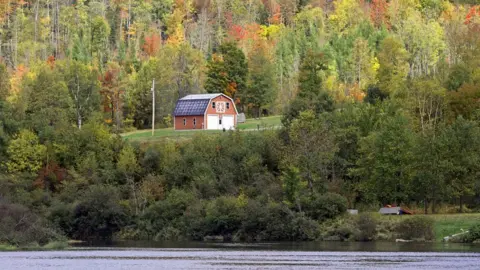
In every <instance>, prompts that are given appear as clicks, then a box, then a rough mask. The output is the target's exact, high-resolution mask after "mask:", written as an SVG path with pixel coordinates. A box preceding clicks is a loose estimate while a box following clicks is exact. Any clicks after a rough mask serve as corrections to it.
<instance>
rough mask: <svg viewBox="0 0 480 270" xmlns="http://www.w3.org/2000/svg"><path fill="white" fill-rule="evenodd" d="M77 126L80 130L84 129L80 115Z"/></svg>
mask: <svg viewBox="0 0 480 270" xmlns="http://www.w3.org/2000/svg"><path fill="white" fill-rule="evenodd" d="M77 124H78V129H82V116H81V115H80V114H78V115H77Z"/></svg>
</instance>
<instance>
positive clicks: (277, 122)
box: [122, 116, 282, 142]
mask: <svg viewBox="0 0 480 270" xmlns="http://www.w3.org/2000/svg"><path fill="white" fill-rule="evenodd" d="M281 118H282V117H281V116H270V117H263V118H261V119H247V121H246V122H245V123H240V124H238V126H237V129H239V130H245V131H254V130H257V129H269V128H278V127H281V125H282V123H281ZM221 132H223V131H221V130H185V131H176V130H174V129H173V128H162V129H156V130H155V131H154V135H153V136H152V131H151V130H138V131H133V132H128V133H124V134H122V137H123V138H125V139H128V140H130V141H139V142H151V141H156V140H159V139H164V138H178V139H182V138H190V137H192V136H193V135H194V134H198V133H211V134H218V133H221Z"/></svg>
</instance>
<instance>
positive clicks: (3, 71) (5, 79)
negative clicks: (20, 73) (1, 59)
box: [0, 64, 10, 102]
mask: <svg viewBox="0 0 480 270" xmlns="http://www.w3.org/2000/svg"><path fill="white" fill-rule="evenodd" d="M9 92H10V75H9V74H8V70H7V67H6V66H5V65H3V64H0V102H3V101H5V100H6V98H7V96H8V94H9Z"/></svg>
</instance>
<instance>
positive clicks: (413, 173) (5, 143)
mask: <svg viewBox="0 0 480 270" xmlns="http://www.w3.org/2000/svg"><path fill="white" fill-rule="evenodd" d="M0 24H1V26H2V27H1V31H0V245H3V244H6V246H8V247H10V246H11V245H14V246H22V245H30V244H32V243H33V245H34V246H35V245H37V244H40V245H43V244H45V243H47V242H49V241H52V240H62V239H63V240H64V239H67V238H69V239H77V240H90V239H111V238H117V239H153V240H184V239H193V240H202V239H204V237H217V236H221V237H223V238H224V239H227V240H237V241H283V240H325V239H326V238H325V237H324V235H323V228H325V227H326V226H328V225H329V224H330V225H331V224H333V225H332V226H333V227H334V228H335V229H338V228H340V229H339V230H338V231H340V234H341V233H342V232H346V231H347V229H348V230H349V231H350V232H352V235H354V233H356V235H355V237H359V236H362V235H361V234H362V233H364V232H361V231H360V232H359V230H353V229H352V226H356V225H358V226H363V225H365V226H364V227H362V228H363V230H365V231H368V230H370V231H374V232H377V231H376V230H377V228H380V227H377V226H376V225H375V224H374V225H372V224H373V223H369V222H370V221H371V220H370V219H369V217H368V216H363V215H362V216H361V217H359V218H358V219H357V218H355V219H351V220H348V216H347V218H346V220H347V221H350V223H348V222H346V223H345V224H346V225H345V224H340V223H336V222H337V220H338V219H337V218H338V217H344V213H345V211H346V209H348V208H357V209H360V211H361V212H369V211H377V209H378V207H379V206H382V205H387V204H397V205H402V206H406V207H410V208H412V209H422V210H421V212H423V213H426V214H427V215H429V214H432V213H447V212H448V213H460V212H478V211H479V210H480V207H479V205H480V181H479V178H478V175H479V173H480V124H479V123H480V103H479V102H478V101H479V99H480V6H479V5H478V1H472V0H466V1H460V0H455V1H446V0H365V1H360V0H333V1H324V0H208V1H207V0H203V1H202V0H148V1H147V0H146V1H140V0H110V1H106V0H32V1H22V0H8V1H7V0H0ZM153 81H154V82H155V83H153ZM152 88H154V91H155V92H154V94H155V97H156V98H155V100H153V99H152V96H153V95H152V92H151V89H152ZM198 93H223V94H225V95H227V96H228V97H231V98H232V100H233V101H234V102H235V105H236V108H237V110H238V111H239V112H242V113H245V115H246V116H247V118H248V119H255V118H260V120H248V121H247V122H246V123H245V124H241V125H240V126H239V127H238V129H239V130H240V131H239V132H203V131H200V132H198V131H195V132H192V131H188V132H186V131H184V132H175V131H173V130H172V129H171V128H170V129H169V128H168V127H171V126H172V123H173V122H172V121H173V119H172V113H173V110H174V106H175V104H176V103H177V100H178V99H179V98H182V97H185V96H186V95H188V94H198ZM222 98H227V97H224V96H222ZM153 104H155V110H154V112H153V113H154V116H155V119H156V122H155V127H156V128H157V130H156V131H155V134H154V136H151V133H150V128H151V127H152V123H151V119H152V107H153V106H152V105H153ZM227 104H228V105H229V104H230V103H227ZM212 105H213V103H212ZM228 105H226V106H227V107H228ZM212 108H213V107H212ZM266 115H277V116H274V117H265V116H266ZM228 119H229V122H228V123H231V119H233V117H229V118H228ZM195 121H196V120H195ZM225 122H226V121H225ZM192 123H193V121H192ZM259 125H260V129H261V130H260V131H259V130H257V129H258V126H259ZM177 138H179V139H177ZM475 220H476V219H475ZM409 222H411V223H409ZM415 222H418V223H419V224H420V226H424V225H425V226H427V225H428V226H430V225H431V224H432V223H431V221H430V220H428V219H422V218H419V219H417V220H416V221H406V223H405V224H404V226H410V225H412V224H413V225H415V224H416V223H415ZM451 222H453V221H451V220H450V221H448V222H447V223H451ZM362 223H364V224H363V225H362ZM474 223H476V221H475V222H465V223H464V224H465V226H467V225H468V226H471V227H472V228H473V227H474V226H475V224H474ZM352 224H356V225H352ZM422 224H423V225H422ZM437 224H439V223H437ZM337 225H338V226H340V225H342V226H343V225H345V226H347V225H348V226H350V227H348V228H346V227H338V226H337ZM387 225H388V224H387ZM379 226H380V225H379ZM402 226H403V225H402ZM448 226H450V225H445V227H448ZM462 226H463V225H462ZM453 227H454V228H455V229H456V225H455V226H453ZM345 228H346V229H345ZM372 228H373V229H372ZM344 229H345V230H344ZM350 229H352V230H350ZM455 229H450V228H443V229H442V228H440V229H437V234H439V233H442V235H443V233H445V232H448V233H451V232H453V231H454V230H455ZM465 229H468V228H465ZM389 230H390V231H392V232H393V231H394V229H393V227H389ZM428 234H429V235H428V236H429V238H431V239H433V238H434V237H433V236H432V234H433V233H432V232H431V231H428ZM389 235H390V236H392V237H393V235H394V234H389ZM355 237H350V238H349V239H351V240H352V239H353V240H355V239H357V240H359V239H364V238H362V237H359V238H355ZM392 237H390V238H388V239H389V240H391V239H393V238H392ZM437 237H438V235H437ZM364 240H365V239H364ZM367 240H368V239H367ZM370 240H371V239H370Z"/></svg>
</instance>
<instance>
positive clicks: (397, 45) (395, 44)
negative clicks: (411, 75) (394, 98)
mask: <svg viewBox="0 0 480 270" xmlns="http://www.w3.org/2000/svg"><path fill="white" fill-rule="evenodd" d="M408 57H409V54H408V52H407V50H405V47H404V46H403V44H402V42H401V41H399V40H398V39H396V38H394V37H387V38H385V39H384V40H383V42H382V45H381V47H380V52H379V53H378V62H379V64H380V68H379V70H378V75H377V76H378V86H379V87H380V90H382V92H384V93H388V94H389V95H396V94H399V93H401V92H402V90H404V87H405V80H406V78H407V75H408V62H407V61H408Z"/></svg>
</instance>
